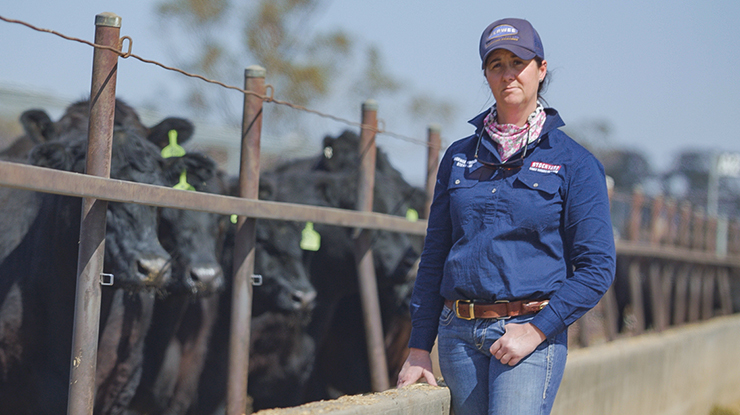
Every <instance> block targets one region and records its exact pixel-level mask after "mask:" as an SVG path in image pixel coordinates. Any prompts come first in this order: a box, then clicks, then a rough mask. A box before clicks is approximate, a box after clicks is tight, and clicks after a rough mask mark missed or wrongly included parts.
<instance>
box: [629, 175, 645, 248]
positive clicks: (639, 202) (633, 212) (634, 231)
mask: <svg viewBox="0 0 740 415" xmlns="http://www.w3.org/2000/svg"><path fill="white" fill-rule="evenodd" d="M644 203H645V195H644V194H643V193H642V189H640V188H636V189H635V190H634V192H633V193H632V205H631V207H630V218H629V228H628V234H627V238H628V239H629V240H630V241H639V240H640V239H641V234H642V232H641V226H642V206H643V204H644Z"/></svg>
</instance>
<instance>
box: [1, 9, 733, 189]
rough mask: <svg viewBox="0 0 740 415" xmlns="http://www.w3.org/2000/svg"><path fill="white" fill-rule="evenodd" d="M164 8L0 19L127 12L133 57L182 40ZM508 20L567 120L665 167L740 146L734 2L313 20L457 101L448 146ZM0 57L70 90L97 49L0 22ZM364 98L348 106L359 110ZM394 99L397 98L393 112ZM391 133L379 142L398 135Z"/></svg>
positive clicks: (348, 12) (49, 85)
mask: <svg viewBox="0 0 740 415" xmlns="http://www.w3.org/2000/svg"><path fill="white" fill-rule="evenodd" d="M156 4H157V1H154V0H127V1H126V2H121V1H114V0H71V1H66V2H61V1H52V0H46V1H40V0H24V1H15V2H4V4H3V5H2V6H0V16H3V17H6V18H11V19H18V20H23V21H26V22H28V23H31V24H33V25H35V26H39V27H42V28H47V29H52V30H56V31H59V32H61V33H64V34H66V35H68V36H74V37H79V38H82V39H86V40H92V39H93V36H94V30H95V26H94V18H95V15H96V14H99V13H101V12H105V11H108V12H113V13H116V14H117V15H119V16H121V18H122V26H121V35H122V36H130V37H131V38H132V39H133V52H134V53H136V54H137V55H140V56H142V57H145V58H148V59H153V60H158V61H161V62H162V63H171V58H172V56H173V51H172V50H169V49H168V48H172V47H173V43H172V42H163V41H161V40H160V37H161V36H162V31H163V30H167V27H166V26H165V25H164V24H163V23H162V22H161V21H158V20H157V16H156V14H155V12H154V11H155V7H156ZM503 17H520V18H525V19H527V20H529V21H530V22H531V23H532V24H533V25H534V27H535V28H536V29H537V31H538V32H539V34H540V37H541V38H542V41H543V43H544V48H545V58H546V59H547V61H548V70H549V71H550V75H551V82H550V86H549V88H548V90H547V91H546V93H545V98H546V99H547V103H548V104H549V105H550V106H552V107H554V108H556V109H557V110H558V111H559V113H560V115H561V116H562V117H563V119H564V120H565V122H566V125H567V127H569V128H574V129H578V128H580V129H581V130H582V131H585V132H587V133H588V132H589V131H590V130H589V129H588V126H590V125H593V124H594V123H606V124H607V125H609V127H610V129H609V133H608V135H607V136H603V135H602V136H600V137H591V139H593V140H601V141H600V142H601V143H606V144H607V145H608V146H611V147H616V148H623V149H633V150H636V151H639V152H641V153H644V154H645V155H646V157H647V158H648V161H649V162H650V163H651V164H652V165H653V166H654V169H656V170H665V169H667V168H668V167H669V165H670V164H671V163H672V161H673V159H674V157H675V155H676V154H677V153H678V152H679V151H681V150H684V149H708V150H713V151H718V152H720V151H730V152H740V137H738V133H737V132H736V127H735V121H734V120H736V119H737V118H736V117H737V116H738V114H739V113H740V104H739V102H740V101H738V98H739V97H740V76H738V73H737V68H740V25H738V24H737V22H738V20H740V2H738V1H736V0H725V1H708V0H672V1H667V0H654V1H644V0H639V1H638V0H621V1H598V2H597V1H591V0H588V1H587V0H583V1H580V0H578V1H577V0H573V1H530V0H520V1H515V2H502V1H494V0H488V1H482V0H464V1H452V0H405V1H399V0H373V1H367V0H333V1H327V2H326V3H324V5H323V6H322V7H321V8H320V9H319V10H318V12H317V15H316V16H315V18H313V19H312V20H311V21H310V24H307V25H306V27H305V30H306V31H307V32H309V33H307V35H310V34H313V33H316V32H319V31H331V30H333V29H338V28H340V29H343V30H344V31H346V32H348V33H350V34H351V35H352V36H353V37H354V38H355V39H357V40H358V41H360V42H362V43H364V44H367V45H370V44H372V45H375V46H377V47H378V48H379V50H380V52H381V53H382V56H383V61H384V64H385V66H386V69H387V70H388V71H389V72H391V73H392V74H393V75H394V76H396V77H397V78H398V79H399V80H401V81H402V82H403V83H404V85H406V86H407V87H408V88H412V89H413V90H415V91H423V92H426V93H429V94H431V95H433V96H435V97H438V98H441V99H444V100H446V101H448V102H450V103H452V104H454V105H455V108H456V109H457V112H456V116H455V118H454V120H452V122H450V123H446V124H445V125H444V126H443V130H442V136H443V140H444V143H445V144H449V143H450V142H452V141H454V140H456V139H458V138H462V137H464V136H466V135H469V134H470V133H471V132H472V128H471V127H470V126H469V125H468V124H467V120H469V119H470V118H472V117H473V116H475V115H476V114H478V113H479V112H481V111H482V110H484V109H486V108H488V107H489V106H490V105H491V104H492V102H493V101H492V97H491V93H490V90H489V89H488V87H487V85H486V84H485V79H484V77H483V75H482V71H481V69H480V57H479V55H478V41H479V38H480V34H481V32H482V31H483V29H484V28H485V27H486V26H487V25H488V24H490V23H491V22H492V21H494V20H497V19H499V18H503ZM238 36H239V34H238V33H236V34H235V35H234V37H235V38H238ZM175 47H176V46H175ZM0 55H1V56H2V59H0V86H12V87H14V88H29V89H32V90H35V91H40V92H44V93H50V94H54V95H57V96H61V97H63V98H65V99H69V100H76V99H80V98H87V97H88V96H89V85H90V73H91V65H92V51H91V48H90V47H88V46H86V45H82V44H78V43H70V42H68V41H65V40H63V39H61V38H59V37H57V36H54V35H51V34H47V33H39V32H35V31H32V30H30V29H28V28H26V27H24V26H20V25H17V24H11V23H6V22H2V21H0ZM255 63H259V62H255ZM235 70H238V71H241V70H242V68H236V69H235ZM181 78H182V76H181V75H178V74H174V73H171V72H167V71H163V70H160V69H158V68H156V67H154V66H152V65H147V64H144V63H141V62H139V61H135V60H133V59H125V60H124V59H121V60H120V61H119V74H118V82H117V93H118V96H120V97H123V98H125V99H126V100H127V101H128V102H129V103H130V104H132V105H133V106H134V107H136V106H137V105H144V104H145V103H151V102H153V101H158V100H159V101H162V100H164V101H170V102H171V103H172V104H176V102H175V101H177V100H178V99H179V98H178V94H177V91H178V90H179V89H180V88H181V85H182V80H181ZM267 81H268V82H269V68H268V79H267ZM276 98H280V96H279V92H278V93H277V94H276ZM359 107H360V103H358V106H357V109H356V110H351V111H349V112H348V114H349V115H350V116H352V117H355V116H356V118H359V113H360V110H359ZM384 108H389V111H388V112H387V113H386V114H385V115H384V113H383V109H384ZM393 108H394V105H393V103H388V102H385V103H384V102H383V101H379V111H378V117H379V118H381V119H383V120H384V121H385V129H386V130H389V131H393V132H396V133H398V134H402V135H405V136H411V137H418V138H419V139H425V138H426V130H425V129H420V128H419V126H418V125H416V124H414V123H412V122H408V121H404V120H403V119H401V118H399V117H398V116H396V115H397V114H395V113H394V111H392V109H393ZM315 109H318V110H327V111H328V110H333V109H334V108H315ZM337 115H340V116H343V117H344V116H347V114H337ZM357 121H359V120H357ZM317 125H325V126H326V127H323V128H324V130H326V131H316V132H315V133H314V134H315V136H316V137H318V138H317V140H318V139H320V138H321V137H323V136H324V135H325V134H330V133H335V132H336V131H338V130H340V129H342V128H345V127H346V126H337V125H331V124H317ZM590 132H592V133H593V134H594V135H598V133H597V132H596V131H590ZM196 134H197V132H196ZM383 140H384V141H381V140H379V141H378V143H379V145H381V146H382V145H383V143H388V144H390V142H391V141H393V140H394V139H393V138H384V139H383ZM417 147H418V146H417ZM389 148H391V150H390V152H391V153H392V154H391V159H392V161H393V162H394V165H396V167H397V168H399V169H401V170H402V171H403V170H404V168H406V167H409V168H412V169H414V172H417V171H421V170H422V169H421V168H418V166H422V165H423V161H424V157H425V154H426V153H425V150H424V151H422V150H421V149H415V150H414V152H410V151H406V150H405V149H404V147H402V146H397V147H392V146H390V147H389ZM417 154H418V156H417ZM405 174H406V173H405ZM411 176H412V177H411V180H410V181H412V182H416V183H420V182H421V175H420V174H416V173H413V174H411Z"/></svg>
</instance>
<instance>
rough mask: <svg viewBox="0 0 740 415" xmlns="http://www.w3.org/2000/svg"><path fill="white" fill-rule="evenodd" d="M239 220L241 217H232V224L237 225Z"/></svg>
mask: <svg viewBox="0 0 740 415" xmlns="http://www.w3.org/2000/svg"><path fill="white" fill-rule="evenodd" d="M238 219H239V216H237V215H231V223H234V224H236V222H237V220H238Z"/></svg>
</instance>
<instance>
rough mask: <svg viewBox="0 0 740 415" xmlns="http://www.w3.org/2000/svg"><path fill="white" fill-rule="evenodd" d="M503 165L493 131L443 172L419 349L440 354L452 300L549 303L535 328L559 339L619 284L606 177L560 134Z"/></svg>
mask: <svg viewBox="0 0 740 415" xmlns="http://www.w3.org/2000/svg"><path fill="white" fill-rule="evenodd" d="M545 112H546V114H547V118H546V121H545V124H544V126H543V129H542V132H541V134H540V137H539V139H538V140H537V141H536V142H534V143H531V144H529V146H528V148H527V153H526V156H525V157H524V158H523V159H522V158H521V156H522V154H523V152H522V151H520V152H519V153H517V154H515V155H514V156H512V157H511V159H510V160H509V163H508V164H510V165H512V164H513V165H514V166H513V167H512V166H509V167H508V168H495V167H489V166H486V165H484V164H483V163H481V162H480V161H478V160H476V158H475V149H476V146H477V145H478V143H479V136H480V135H482V139H481V140H480V147H479V151H478V157H479V159H480V160H483V161H485V162H487V163H489V164H491V163H501V160H500V156H499V153H498V151H497V150H496V145H495V144H494V143H493V142H492V141H491V139H490V137H489V136H488V134H487V133H486V132H485V130H484V128H483V119H484V117H485V116H486V114H488V111H486V112H484V113H481V114H480V115H478V116H477V117H476V118H474V119H472V120H471V121H470V123H471V124H473V125H474V126H475V127H476V132H475V134H474V135H471V136H469V137H466V138H464V139H462V140H459V141H456V142H454V143H453V144H452V145H451V146H450V147H449V148H448V149H447V151H446V152H445V155H444V157H443V158H442V161H441V162H440V166H439V171H438V173H437V183H436V185H435V189H434V199H433V202H432V207H431V212H430V215H429V221H428V226H427V234H426V238H425V242H424V250H423V252H422V255H421V262H420V264H419V272H418V274H417V277H416V282H415V285H414V291H413V294H412V299H411V317H412V330H411V339H410V341H409V346H410V347H414V348H419V349H425V350H431V349H432V346H433V344H434V339H435V337H436V336H437V326H438V320H439V316H440V313H441V311H442V307H443V306H444V300H445V299H447V300H476V301H480V302H495V301H499V300H509V301H513V300H542V299H549V300H550V303H549V304H548V305H547V306H546V307H545V308H544V309H543V310H542V311H540V312H539V313H537V315H536V316H535V317H534V318H533V320H532V321H531V322H532V324H534V325H535V326H536V327H537V328H539V329H540V330H541V331H542V332H543V333H544V334H545V336H547V337H548V338H551V337H552V336H554V335H556V334H558V333H560V332H561V331H562V330H564V329H565V328H566V327H567V326H568V325H570V324H571V323H573V322H574V321H575V320H577V319H578V318H579V317H581V316H582V315H583V314H585V313H586V311H588V310H589V309H591V308H592V307H594V306H595V305H596V304H597V303H598V301H599V299H601V297H602V296H603V295H604V293H605V292H606V290H607V289H608V288H609V286H610V285H611V283H612V281H613V279H614V268H615V261H616V252H615V247H614V236H613V234H612V225H611V218H610V214H609V197H608V193H607V188H606V178H605V175H604V168H603V166H602V165H601V163H600V162H599V161H598V160H597V159H596V158H595V157H594V156H593V155H592V154H591V153H590V152H589V151H588V150H586V149H585V148H583V147H582V146H581V145H579V144H578V143H576V142H575V141H573V139H571V138H570V137H568V136H567V135H566V134H565V133H563V132H562V131H560V130H559V129H558V128H559V127H561V126H563V125H565V124H564V123H563V121H562V119H561V118H560V116H559V115H558V113H557V111H555V110H554V109H552V108H546V109H545Z"/></svg>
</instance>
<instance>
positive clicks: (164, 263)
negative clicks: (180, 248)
mask: <svg viewBox="0 0 740 415" xmlns="http://www.w3.org/2000/svg"><path fill="white" fill-rule="evenodd" d="M171 272H172V271H171V269H170V261H168V260H167V259H165V258H162V257H149V258H139V259H138V260H137V261H136V274H137V277H138V279H139V281H141V282H142V284H143V285H144V286H146V287H151V288H160V287H162V286H163V285H164V284H165V283H167V282H168V281H169V280H170V275H171Z"/></svg>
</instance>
